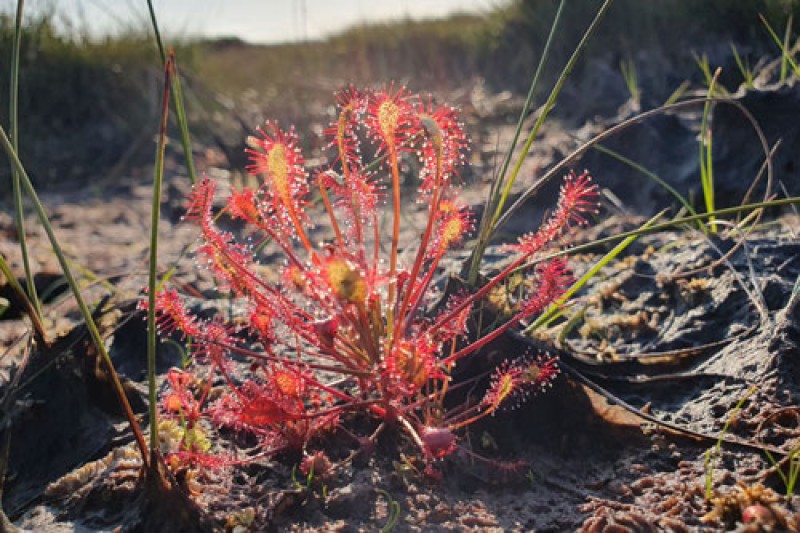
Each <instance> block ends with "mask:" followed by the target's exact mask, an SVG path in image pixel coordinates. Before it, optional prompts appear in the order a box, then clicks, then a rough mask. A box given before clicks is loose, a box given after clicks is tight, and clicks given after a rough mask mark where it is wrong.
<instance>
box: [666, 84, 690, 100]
mask: <svg viewBox="0 0 800 533" xmlns="http://www.w3.org/2000/svg"><path fill="white" fill-rule="evenodd" d="M691 86H692V82H690V81H689V80H683V82H682V83H681V84H680V85H678V87H677V88H676V89H675V90H674V91H672V94H670V95H669V96H668V97H667V99H666V100H664V104H663V105H664V106H668V105H672V104H675V103H677V102H678V100H680V99H681V98H683V95H684V94H686V91H688V90H689V87H691Z"/></svg>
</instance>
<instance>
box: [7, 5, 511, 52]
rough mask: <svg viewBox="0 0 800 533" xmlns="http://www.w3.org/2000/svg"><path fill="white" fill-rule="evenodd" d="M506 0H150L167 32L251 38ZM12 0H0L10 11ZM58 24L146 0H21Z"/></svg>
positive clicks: (475, 8) (311, 32) (129, 14)
mask: <svg viewBox="0 0 800 533" xmlns="http://www.w3.org/2000/svg"><path fill="white" fill-rule="evenodd" d="M505 1H506V0H153V5H154V8H155V10H156V15H157V18H158V21H159V24H160V25H161V28H162V31H163V32H164V33H166V34H168V35H170V36H172V37H196V36H203V37H230V36H235V37H239V38H241V39H243V40H246V41H249V42H252V43H277V42H287V41H301V40H305V39H319V38H321V37H325V36H327V35H330V34H332V33H337V32H339V31H342V30H344V29H346V28H348V27H351V26H354V25H358V24H361V23H364V22H380V21H388V20H392V19H398V18H405V17H411V18H415V19H420V18H431V17H442V16H446V15H449V14H452V13H456V12H469V13H483V12H487V11H489V10H491V9H493V8H494V7H497V6H499V5H502V4H504V3H505ZM15 9H16V0H0V10H1V11H2V12H4V13H13V12H14V10H15ZM52 11H55V13H56V14H57V18H56V20H57V21H58V22H59V23H60V24H62V27H69V26H70V25H72V26H73V27H75V28H77V29H79V30H81V31H88V32H89V34H90V35H93V36H102V35H106V34H109V33H114V32H118V31H120V30H121V29H125V28H131V27H134V28H141V27H142V26H143V25H144V24H147V23H148V20H149V19H148V18H147V17H148V15H147V2H146V0H26V2H25V12H26V14H34V13H36V12H52Z"/></svg>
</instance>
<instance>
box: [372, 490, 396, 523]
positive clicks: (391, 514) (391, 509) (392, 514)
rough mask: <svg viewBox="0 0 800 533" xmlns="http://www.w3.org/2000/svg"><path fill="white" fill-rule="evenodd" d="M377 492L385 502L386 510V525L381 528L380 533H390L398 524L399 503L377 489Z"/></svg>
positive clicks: (383, 491)
mask: <svg viewBox="0 0 800 533" xmlns="http://www.w3.org/2000/svg"><path fill="white" fill-rule="evenodd" d="M377 492H378V494H380V495H381V496H383V498H384V499H385V500H386V508H387V509H388V516H387V517H386V524H384V526H383V527H382V528H381V533H390V532H391V531H394V528H395V527H397V524H399V523H400V511H401V510H400V503H399V502H397V501H396V500H395V499H394V498H392V495H391V494H389V493H388V492H387V491H385V490H383V489H378V490H377Z"/></svg>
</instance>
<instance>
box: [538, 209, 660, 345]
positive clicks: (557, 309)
mask: <svg viewBox="0 0 800 533" xmlns="http://www.w3.org/2000/svg"><path fill="white" fill-rule="evenodd" d="M664 213H665V212H664V211H662V212H661V213H659V214H657V215H656V216H654V217H653V218H651V219H650V220H648V221H647V222H645V223H644V224H643V225H642V226H641V228H640V229H642V230H644V229H647V228H649V227H651V226H652V225H653V224H655V223H656V221H657V220H658V219H660V218H661V217H662V216H663V215H664ZM638 238H639V235H630V236H628V237H626V238H625V239H623V240H622V242H620V243H619V244H617V245H616V246H615V247H614V248H613V249H612V250H611V251H610V252H608V253H607V254H606V255H604V256H603V257H602V258H601V259H600V260H599V261H598V262H597V263H595V264H594V265H592V268H590V269H589V270H588V271H586V273H585V274H584V275H583V276H581V277H580V279H578V280H577V281H576V282H575V283H573V284H572V285H571V286H570V288H569V289H567V290H566V292H564V294H562V295H561V297H560V298H559V299H558V300H556V301H555V302H554V303H553V305H551V306H550V308H549V309H548V310H547V311H545V312H544V313H542V314H541V315H539V318H537V319H536V320H535V321H534V322H533V323H532V324H531V325H529V326H528V327H527V328H525V330H524V331H523V333H524V334H525V335H530V334H531V332H533V330H535V329H537V328H539V327H541V326H542V325H544V324H549V323H550V322H552V321H553V320H555V319H556V318H558V316H560V315H561V314H562V312H563V306H564V304H565V303H566V302H567V301H568V300H569V299H570V298H572V295H573V294H575V293H576V292H577V291H579V290H580V289H581V287H583V286H584V285H586V283H588V281H589V280H590V279H592V278H593V277H594V276H595V275H596V274H597V273H598V272H599V271H600V269H601V268H603V267H604V266H606V265H607V264H608V263H610V262H611V261H613V260H614V259H615V258H616V257H617V256H618V255H619V254H621V253H622V252H623V251H624V250H625V249H626V248H627V247H628V246H630V245H631V244H632V243H633V241H635V240H636V239H638Z"/></svg>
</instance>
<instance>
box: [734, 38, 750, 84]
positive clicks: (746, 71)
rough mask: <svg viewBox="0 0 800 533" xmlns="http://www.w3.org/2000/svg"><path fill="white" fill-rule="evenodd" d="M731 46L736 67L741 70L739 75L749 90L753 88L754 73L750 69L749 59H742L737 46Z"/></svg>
mask: <svg viewBox="0 0 800 533" xmlns="http://www.w3.org/2000/svg"><path fill="white" fill-rule="evenodd" d="M730 45H731V53H732V54H733V59H734V61H736V66H737V67H738V68H739V73H740V74H741V75H742V79H743V80H744V84H745V87H747V88H748V89H752V88H753V71H752V69H751V68H750V62H749V61H748V60H747V58H745V59H742V56H741V55H740V54H739V50H738V49H737V48H736V45H734V44H733V43H730Z"/></svg>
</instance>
